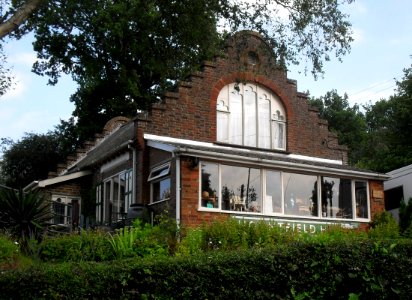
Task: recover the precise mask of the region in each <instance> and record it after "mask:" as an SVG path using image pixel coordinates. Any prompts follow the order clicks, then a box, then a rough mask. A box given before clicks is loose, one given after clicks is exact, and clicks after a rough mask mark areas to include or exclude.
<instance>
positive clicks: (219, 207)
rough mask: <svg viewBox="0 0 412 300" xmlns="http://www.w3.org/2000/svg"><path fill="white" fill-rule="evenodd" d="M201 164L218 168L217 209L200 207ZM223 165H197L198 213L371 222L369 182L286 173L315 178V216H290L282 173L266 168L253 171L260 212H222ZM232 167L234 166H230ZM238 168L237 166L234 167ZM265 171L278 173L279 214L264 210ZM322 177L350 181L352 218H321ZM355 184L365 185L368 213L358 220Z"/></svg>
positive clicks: (320, 175)
mask: <svg viewBox="0 0 412 300" xmlns="http://www.w3.org/2000/svg"><path fill="white" fill-rule="evenodd" d="M203 163H206V164H215V165H217V166H218V168H217V170H218V174H217V176H218V187H217V193H216V194H217V195H216V196H217V198H218V203H217V207H205V206H202V165H203ZM222 165H223V164H221V163H216V162H209V161H204V162H200V164H199V166H200V167H199V193H198V195H199V201H198V207H199V211H214V212H224V213H232V214H239V213H242V214H253V215H262V216H276V217H288V218H296V219H298V218H304V219H314V220H322V221H336V222H351V221H359V222H369V221H370V220H371V211H370V209H371V207H370V205H371V199H370V194H369V182H368V180H360V179H355V178H348V177H340V176H337V175H336V176H335V175H333V176H331V175H324V174H310V173H298V172H291V171H288V172H287V173H293V174H302V175H310V176H313V175H315V176H316V178H317V182H318V184H317V193H318V196H317V201H318V203H317V216H299V215H292V214H285V194H284V193H285V191H284V188H283V180H284V176H283V173H284V172H283V171H280V170H276V169H266V168H258V167H254V169H260V170H261V175H260V176H261V183H260V185H261V189H262V193H261V198H262V199H261V206H262V208H261V211H260V212H248V211H233V210H224V209H222V171H221V166H222ZM224 165H230V164H226V163H225V164H224ZM232 166H235V165H233V164H232ZM236 166H239V165H236ZM244 167H245V168H248V166H244ZM267 171H275V172H280V176H281V177H280V181H281V187H280V189H281V197H282V202H281V207H282V209H281V212H280V213H278V212H268V211H266V210H265V207H266V203H265V202H266V197H265V195H266V174H267ZM322 176H327V177H336V178H341V179H349V180H351V197H352V200H351V201H352V218H336V217H323V216H322V207H321V195H322V191H321V184H320V183H321V179H322ZM355 182H364V183H366V205H367V212H368V217H367V218H358V217H357V213H356V194H355Z"/></svg>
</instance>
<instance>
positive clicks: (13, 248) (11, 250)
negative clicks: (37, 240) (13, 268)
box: [0, 234, 19, 269]
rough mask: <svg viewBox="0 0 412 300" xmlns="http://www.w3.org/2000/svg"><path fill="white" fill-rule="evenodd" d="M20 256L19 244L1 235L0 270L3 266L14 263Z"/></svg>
mask: <svg viewBox="0 0 412 300" xmlns="http://www.w3.org/2000/svg"><path fill="white" fill-rule="evenodd" d="M18 254H19V246H18V244H17V243H16V242H13V241H12V240H11V239H10V238H9V237H7V236H5V235H1V234H0V269H1V265H2V264H5V263H10V262H12V261H14V260H15V259H16V256H17V255H18Z"/></svg>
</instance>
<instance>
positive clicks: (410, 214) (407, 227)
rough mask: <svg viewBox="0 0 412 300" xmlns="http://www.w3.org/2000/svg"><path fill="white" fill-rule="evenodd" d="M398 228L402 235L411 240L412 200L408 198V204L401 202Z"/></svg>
mask: <svg viewBox="0 0 412 300" xmlns="http://www.w3.org/2000/svg"><path fill="white" fill-rule="evenodd" d="M399 227H400V230H401V232H402V234H404V235H406V236H408V237H411V238H412V198H409V200H408V204H406V203H405V200H403V199H402V200H401V204H400V207H399Z"/></svg>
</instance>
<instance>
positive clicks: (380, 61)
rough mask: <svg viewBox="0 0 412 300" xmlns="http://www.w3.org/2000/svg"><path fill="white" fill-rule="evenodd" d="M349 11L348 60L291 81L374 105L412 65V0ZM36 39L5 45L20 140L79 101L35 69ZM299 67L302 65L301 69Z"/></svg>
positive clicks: (7, 126)
mask: <svg viewBox="0 0 412 300" xmlns="http://www.w3.org/2000/svg"><path fill="white" fill-rule="evenodd" d="M344 11H345V12H346V13H348V14H349V15H350V17H349V21H350V22H351V23H352V30H353V32H354V38H355V41H354V42H353V43H352V45H351V52H350V53H349V54H347V55H346V56H344V57H343V62H340V61H338V60H337V59H336V58H334V57H333V56H331V61H329V62H326V63H325V66H324V70H325V74H324V75H323V78H318V79H317V80H315V79H314V78H313V77H312V75H311V74H310V73H309V74H307V75H304V74H303V73H302V72H299V71H301V70H302V69H303V66H301V67H293V68H291V69H290V70H289V72H288V77H289V78H290V79H294V80H297V87H298V91H300V92H309V94H310V95H311V96H315V97H320V96H323V95H325V94H326V92H328V91H331V90H333V89H335V90H337V92H338V94H339V95H342V96H343V95H344V93H346V94H347V95H348V96H349V103H350V104H351V105H354V104H355V103H356V104H359V105H362V104H368V103H372V104H373V103H374V102H376V101H378V100H380V99H382V98H383V99H387V98H388V97H389V96H390V95H393V94H394V92H395V91H394V90H395V88H396V84H395V79H396V80H401V79H402V78H403V69H405V68H408V67H410V66H411V65H412V58H411V55H412V33H411V29H412V18H411V17H410V12H411V11H412V1H411V0H390V1H389V0H356V1H355V2H354V3H352V4H350V5H348V6H347V7H345V8H344ZM31 43H32V37H31V36H27V37H25V38H23V39H22V40H19V41H10V42H8V43H7V44H6V45H5V46H4V48H5V53H6V55H7V57H8V62H9V65H10V66H11V67H12V73H13V75H14V76H15V86H14V88H13V89H12V90H11V91H9V92H8V93H7V94H5V95H3V96H2V97H0V138H11V139H13V140H14V141H17V140H20V139H21V138H22V137H23V136H24V134H25V133H38V134H43V133H47V132H48V131H50V130H53V129H54V127H55V126H56V125H57V124H59V123H60V120H67V119H68V118H70V116H71V114H72V112H73V110H74V105H73V103H71V102H70V95H72V94H73V93H74V92H75V91H76V85H75V83H73V82H72V80H71V79H70V77H69V76H63V77H62V78H61V79H60V81H59V82H58V83H57V85H55V86H50V85H47V80H48V78H47V77H41V76H38V75H36V74H34V73H32V72H31V67H32V64H33V62H34V61H35V58H36V55H35V53H34V51H33V50H32V45H31ZM299 68H300V69H299Z"/></svg>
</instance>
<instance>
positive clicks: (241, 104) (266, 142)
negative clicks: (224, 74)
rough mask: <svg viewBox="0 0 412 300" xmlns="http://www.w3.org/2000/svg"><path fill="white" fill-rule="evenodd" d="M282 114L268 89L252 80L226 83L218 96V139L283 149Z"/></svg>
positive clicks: (281, 106)
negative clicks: (251, 81) (249, 81)
mask: <svg viewBox="0 0 412 300" xmlns="http://www.w3.org/2000/svg"><path fill="white" fill-rule="evenodd" d="M285 115H286V114H285V109H284V108H283V105H282V103H281V101H280V100H279V98H278V97H277V96H276V95H275V94H274V93H272V92H270V91H269V90H267V89H265V88H263V87H261V86H258V85H256V84H252V83H246V84H243V83H239V84H237V83H231V84H228V85H226V86H225V87H224V88H223V89H222V90H221V91H220V93H219V96H218V98H217V141H219V142H223V143H229V144H236V145H243V146H249V147H257V148H266V149H280V150H285V149H286V130H285V122H286V117H285Z"/></svg>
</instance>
